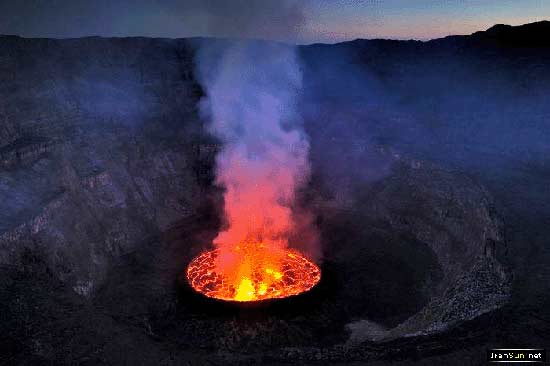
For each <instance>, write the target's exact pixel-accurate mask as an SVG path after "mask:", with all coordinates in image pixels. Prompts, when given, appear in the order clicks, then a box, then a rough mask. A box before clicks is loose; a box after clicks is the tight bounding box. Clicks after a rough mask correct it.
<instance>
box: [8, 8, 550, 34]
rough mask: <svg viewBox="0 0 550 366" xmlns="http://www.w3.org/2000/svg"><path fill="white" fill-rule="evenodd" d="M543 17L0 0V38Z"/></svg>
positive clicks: (464, 27) (437, 25)
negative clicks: (6, 36) (4, 35)
mask: <svg viewBox="0 0 550 366" xmlns="http://www.w3.org/2000/svg"><path fill="white" fill-rule="evenodd" d="M540 20H550V0H439V1H436V0H364V1H359V0H324V1H320V0H118V1H113V0H95V1H92V0H88V1H85V0H0V34H17V35H20V36H24V37H54V38H73V37H83V36H92V35H98V36H117V37H126V36H148V37H168V38H182V37H195V36H209V37H224V38H259V39H271V40H278V41H284V42H290V43H300V44H303V43H314V42H324V43H334V42H340V41H345V40H350V39H356V38H393V39H420V40H428V39H433V38H440V37H444V36H447V35H451V34H471V33H473V32H475V31H478V30H485V29H487V28H489V27H491V26H492V25H494V24H499V23H500V24H511V25H520V24H525V23H530V22H535V21H540Z"/></svg>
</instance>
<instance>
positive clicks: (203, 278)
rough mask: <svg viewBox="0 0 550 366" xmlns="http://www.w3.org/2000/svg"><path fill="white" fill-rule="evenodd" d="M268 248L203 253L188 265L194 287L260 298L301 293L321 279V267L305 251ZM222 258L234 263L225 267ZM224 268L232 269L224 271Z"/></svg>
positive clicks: (223, 295)
mask: <svg viewBox="0 0 550 366" xmlns="http://www.w3.org/2000/svg"><path fill="white" fill-rule="evenodd" d="M264 249H265V247H264V246H263V245H262V244H259V245H251V244H241V245H238V246H236V247H235V248H234V250H233V251H232V254H231V255H229V256H227V257H226V258H220V256H219V253H220V252H219V251H218V250H211V251H207V252H203V253H202V254H200V255H199V256H198V257H196V258H195V259H193V260H192V261H191V263H190V264H189V266H188V267H187V280H188V281H189V283H190V284H191V286H192V287H193V289H195V290H196V291H197V292H200V293H201V294H203V295H205V296H208V297H212V298H216V299H220V300H226V301H257V300H265V299H274V298H283V297H288V296H293V295H298V294H300V293H302V292H305V291H308V290H310V289H311V288H312V287H313V286H315V285H316V284H317V282H319V280H320V279H321V271H320V269H319V267H317V265H315V264H314V263H313V262H312V261H310V260H309V259H307V258H306V257H305V256H303V255H302V254H301V253H299V252H297V251H294V250H290V249H282V250H279V251H277V252H273V251H267V250H264ZM222 261H227V262H233V263H230V265H229V266H225V267H224V266H223V264H222V265H220V262H222ZM220 268H231V271H229V272H228V271H225V273H220ZM216 269H218V270H216Z"/></svg>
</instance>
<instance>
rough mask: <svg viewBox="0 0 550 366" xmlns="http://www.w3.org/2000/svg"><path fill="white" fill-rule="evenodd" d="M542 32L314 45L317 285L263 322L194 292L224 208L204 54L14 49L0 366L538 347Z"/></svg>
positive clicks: (95, 44) (543, 334) (3, 117)
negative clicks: (188, 280) (197, 263)
mask: <svg viewBox="0 0 550 366" xmlns="http://www.w3.org/2000/svg"><path fill="white" fill-rule="evenodd" d="M547 28H548V24H547V23H545V22H543V23H538V24H534V25H528V26H525V27H520V28H516V27H512V28H510V27H506V26H497V27H495V28H492V29H490V30H488V31H486V32H482V33H477V34H474V35H472V36H460V37H448V38H445V39H441V40H434V41H430V42H417V41H407V42H399V41H387V40H373V41H367V40H357V41H353V42H347V43H344V44H339V45H332V46H329V45H312V46H307V47H306V46H304V47H301V48H300V53H301V55H302V56H303V61H304V93H303V94H304V100H305V101H304V103H303V104H301V106H303V114H304V120H305V124H306V126H305V127H306V130H307V132H308V134H309V135H310V140H311V141H310V143H311V161H312V168H313V179H312V182H311V184H310V186H308V187H307V189H306V191H307V192H305V193H304V198H303V201H304V202H303V203H304V205H308V207H309V208H311V209H312V211H313V212H314V214H315V216H316V219H317V221H316V222H317V224H318V226H319V229H320V232H321V241H322V244H323V248H322V249H323V263H322V268H323V279H322V281H321V283H320V284H319V286H317V287H316V288H314V289H313V290H312V291H311V292H310V293H307V294H304V295H303V296H300V297H297V298H294V299H288V301H287V302H284V301H283V302H280V303H269V304H263V305H262V306H258V307H252V308H239V307H237V308H235V307H228V306H227V305H226V304H220V303H218V302H214V303H212V302H208V301H207V300H205V299H203V298H201V297H200V296H198V295H196V294H194V293H193V292H191V291H190V290H189V288H188V286H187V287H186V284H185V281H182V280H181V274H182V270H183V268H185V265H186V264H187V263H188V261H189V260H190V259H191V258H192V257H193V256H194V255H196V254H197V253H198V252H199V251H201V250H203V249H204V248H205V247H207V246H208V245H210V244H211V240H212V238H213V236H214V235H215V233H216V230H217V228H218V227H219V222H220V217H219V209H220V207H221V204H220V192H219V190H218V189H216V188H214V187H213V186H212V181H213V179H212V178H213V177H212V168H213V158H214V155H215V153H216V152H217V151H218V150H219V148H220V145H218V144H217V142H216V141H213V139H212V138H211V137H209V136H208V135H207V134H206V132H205V129H204V127H203V125H202V123H203V122H202V121H201V120H200V118H199V116H198V113H197V101H198V100H199V98H200V97H201V95H202V91H201V88H200V87H199V86H198V85H197V83H196V81H195V79H194V76H193V62H194V61H193V53H194V51H193V47H192V46H191V45H192V44H193V41H190V40H167V39H146V38H120V39H102V38H97V37H90V38H84V39H72V40H49V39H41V40H36V39H23V38H19V37H15V36H5V37H0V96H1V98H0V200H1V201H2V205H3V206H2V210H1V211H0V325H1V329H0V330H1V331H0V363H4V362H5V363H7V364H18V363H19V364H44V363H55V364H64V363H65V364H115V365H116V364H139V363H142V364H161V365H180V364H185V362H187V363H189V364H204V363H205V362H207V361H208V362H210V363H211V364H220V365H221V364H231V363H241V364H249V363H252V362H256V363H259V364H260V363H262V364H269V363H272V364H280V363H285V362H287V363H288V362H294V363H296V362H303V363H308V362H311V363H318V364H323V363H324V364H326V363H338V362H340V363H342V364H347V363H348V362H350V361H357V362H359V363H362V362H365V361H369V362H370V361H372V362H373V364H385V360H386V361H387V362H388V363H392V364H393V361H395V360H398V361H399V360H401V361H402V362H401V361H399V363H397V364H403V365H408V364H411V363H409V362H408V359H409V358H411V357H412V358H415V357H416V358H424V357H429V358H428V359H427V360H429V362H431V363H425V364H443V363H445V364H449V365H452V364H457V365H458V364H460V365H462V364H464V363H463V362H462V357H466V354H467V353H468V350H472V351H471V352H470V353H469V355H468V357H469V360H471V363H472V364H477V363H476V362H477V360H479V358H476V357H474V356H472V354H473V353H475V354H476V355H478V354H482V356H481V357H482V358H483V362H484V350H485V348H486V347H485V346H487V347H489V346H502V344H501V343H502V340H505V341H509V342H510V344H530V345H533V344H535V343H537V342H538V343H539V344H543V341H545V340H547V339H548V334H549V333H548V319H549V318H548V312H547V310H545V309H549V308H550V307H549V306H548V296H547V294H548V286H547V285H546V283H550V281H545V280H546V279H548V278H550V277H549V274H548V258H549V255H550V254H549V253H550V252H549V251H548V248H547V247H548V246H547V245H546V244H547V237H548V233H547V232H546V231H544V229H541V228H547V227H548V222H547V221H548V220H547V218H548V217H549V216H548V209H549V207H548V202H550V200H549V199H548V177H550V174H549V173H548V166H550V164H548V158H547V157H548V153H549V152H550V148H549V145H548V143H547V142H548V138H549V136H550V134H549V130H548V124H547V121H548V116H550V109H548V103H546V99H547V95H548V85H550V84H549V81H550V79H549V77H548V76H549V75H550V72H549V70H550V69H549V63H548V62H547V61H548V56H549V55H550V50H549V48H548V47H547V45H548V43H547V39H546V38H545V37H544V36H540V35H542V34H546V33H547V32H546V30H547ZM537 34H538V35H539V36H534V35H537ZM350 60H351V61H350ZM327 65H328V67H326V68H325V66H327ZM334 70H337V72H336V73H335V72H334ZM346 70H347V71H349V70H351V71H352V72H350V74H351V76H352V77H351V78H344V77H342V80H340V75H341V73H342V74H344V73H345V71H346ZM357 70H367V72H366V74H367V75H366V76H365V75H363V74H361V73H355V71H357ZM320 75H323V76H324V78H322V77H320ZM356 75H360V76H361V77H357V80H355V77H356ZM350 81H355V83H353V82H350ZM363 82H366V83H367V84H366V85H368V88H366V89H365V88H363V87H360V86H361V85H362V83H363ZM342 84H343V85H342ZM312 95H313V96H314V98H312V99H314V100H315V101H316V102H318V103H313V104H312V103H311V101H310V100H308V97H311V96H312ZM518 131H519V132H518ZM374 146H383V148H381V149H379V150H380V151H378V150H377V149H375V148H373V147H374ZM375 150H376V151H375ZM397 152H398V153H397ZM398 155H399V156H398ZM403 156H405V158H403ZM465 172H467V173H465ZM474 177H475V178H474ZM479 178H482V179H479ZM481 181H483V184H481V183H480V182H481ZM488 186H489V187H491V190H489V189H487V188H486V187H488ZM494 196H497V197H498V199H500V200H503V201H505V202H506V204H505V205H500V206H499V203H498V200H497V199H494V198H493V197H494ZM497 207H498V209H497ZM503 207H504V209H502V208H503ZM503 215H506V218H507V219H509V221H508V222H506V225H504V221H503V219H502V216H503ZM546 230H547V229H546ZM509 238H511V241H510V242H509ZM510 252H513V255H509V253H510ZM510 261H512V262H513V263H514V270H517V271H518V272H519V273H521V276H520V279H519V280H518V281H519V282H516V286H515V287H514V291H515V295H514V296H516V298H515V299H514V297H513V296H512V298H511V297H510V287H511V284H510V282H511V279H512V277H511V272H510V266H509V265H508V264H509V263H508V262H510ZM514 273H515V272H514ZM524 298H525V299H526V300H525V301H523V299H524ZM510 299H512V300H511V301H515V303H513V306H510V307H506V306H504V307H503V305H504V304H505V303H506V302H507V301H509V300H510ZM518 304H519V305H518ZM510 309H513V311H512V310H510ZM514 311H517V312H514ZM473 319H475V321H471V320H473ZM522 334H526V335H525V336H523V335H522ZM534 341H537V342H534ZM480 342H481V343H480ZM533 342H534V343H533ZM478 343H479V344H481V345H483V347H482V346H480V345H477V344H478ZM467 347H470V348H467ZM444 353H448V355H443V356H441V357H439V356H440V355H441V354H444ZM410 355H413V356H410ZM449 355H457V357H459V358H460V360H459V361H460V362H459V363H457V360H456V359H455V360H453V357H452V356H449ZM432 361H433V362H432ZM376 362H378V363H376ZM411 362H413V361H411ZM427 362H428V361H427Z"/></svg>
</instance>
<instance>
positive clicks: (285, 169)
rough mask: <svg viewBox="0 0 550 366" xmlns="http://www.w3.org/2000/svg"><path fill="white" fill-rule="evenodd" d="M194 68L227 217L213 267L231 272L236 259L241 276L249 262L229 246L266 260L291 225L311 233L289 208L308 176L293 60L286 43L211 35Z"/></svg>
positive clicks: (278, 247)
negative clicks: (215, 146)
mask: <svg viewBox="0 0 550 366" xmlns="http://www.w3.org/2000/svg"><path fill="white" fill-rule="evenodd" d="M198 69H199V74H200V79H201V83H202V85H203V87H204V89H205V91H206V94H207V97H206V98H205V99H203V100H202V104H201V111H202V112H203V113H204V116H205V118H206V119H207V120H208V121H209V131H210V132H211V133H212V134H213V135H215V136H216V137H217V138H219V139H220V140H221V141H222V142H223V144H224V146H223V149H222V151H221V152H220V154H219V155H218V156H217V161H216V179H217V184H218V185H220V186H222V187H224V188H225V215H226V220H227V226H226V228H225V229H224V230H222V231H221V232H220V233H219V235H218V236H217V238H216V239H215V240H214V243H215V245H216V246H217V248H218V249H219V256H218V259H219V260H218V262H219V263H218V267H219V268H218V269H219V270H220V271H222V272H224V273H234V272H235V267H236V266H240V271H241V273H239V274H238V276H241V277H243V276H247V275H249V274H248V273H242V271H245V272H246V271H252V269H250V268H248V269H247V268H246V266H244V267H243V266H242V262H243V261H245V258H239V255H237V254H235V251H234V248H235V247H236V246H249V248H247V252H249V253H250V252H254V253H255V256H256V257H257V258H260V260H263V259H262V258H264V257H266V256H267V257H270V258H272V259H273V253H278V252H280V250H281V249H284V248H286V247H287V246H288V239H289V237H290V236H291V235H292V233H293V232H295V230H296V228H297V225H299V226H300V230H301V231H302V230H303V231H305V232H309V233H311V232H312V230H311V226H310V225H309V224H308V223H309V221H308V220H307V218H306V219H304V218H303V214H302V213H301V214H300V217H299V218H297V217H296V215H297V214H296V211H293V206H294V205H295V195H296V191H297V188H299V187H300V186H301V185H302V184H304V183H305V182H306V181H307V179H308V177H309V162H308V151H309V144H308V141H307V139H306V137H305V134H304V132H303V130H302V126H301V121H300V117H299V115H298V114H297V108H296V107H297V106H296V101H297V99H298V96H299V93H300V89H301V86H302V74H301V70H300V63H299V60H298V57H297V53H296V52H295V48H294V47H291V46H288V45H282V44H276V43H267V42H255V41H248V42H245V41H243V42H214V43H209V46H205V47H203V48H202V49H201V51H200V52H199V56H198ZM306 217H307V216H306ZM304 222H305V223H306V224H305V225H304ZM304 226H306V227H307V226H309V227H308V228H305V227H304ZM304 229H305V230H304ZM303 237H309V238H310V239H309V240H313V239H312V238H315V235H304V236H303ZM303 244H304V245H306V246H307V245H308V244H310V243H303ZM264 264H265V263H264Z"/></svg>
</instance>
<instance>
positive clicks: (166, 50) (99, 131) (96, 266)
mask: <svg viewBox="0 0 550 366" xmlns="http://www.w3.org/2000/svg"><path fill="white" fill-rule="evenodd" d="M0 55H1V57H0V59H1V62H0V63H1V65H2V67H1V68H0V79H1V80H2V82H1V88H2V90H1V91H0V93H1V95H2V101H1V102H0V116H1V117H0V119H1V120H2V121H3V123H2V125H1V127H0V136H1V138H0V167H1V168H0V169H1V170H0V197H1V199H2V202H3V210H2V213H1V214H0V215H1V218H2V220H0V248H1V250H0V258H1V259H2V262H3V263H13V262H14V261H17V255H18V253H19V252H20V251H21V250H22V249H23V248H29V249H31V250H34V249H37V248H42V249H43V250H44V253H45V255H46V256H47V257H48V263H50V265H51V266H52V269H53V271H54V272H55V273H56V274H57V275H58V276H59V278H60V279H61V280H62V281H63V282H64V283H67V284H69V285H71V286H73V288H74V289H75V291H77V292H78V293H80V294H83V295H89V294H91V293H93V291H94V289H95V288H96V286H98V285H99V284H100V283H101V281H102V279H103V278H104V276H105V273H106V271H107V269H108V263H109V261H110V260H111V259H113V258H116V257H120V256H121V255H124V254H126V253H130V252H132V251H134V250H136V248H138V247H139V245H141V243H143V240H144V238H146V237H148V236H150V235H152V234H154V233H157V232H160V231H163V230H165V229H166V228H167V227H168V226H169V225H170V224H171V223H173V222H174V221H176V220H179V219H182V218H185V217H188V216H189V215H192V214H193V213H194V212H195V210H196V209H197V207H199V206H200V205H201V204H203V203H202V201H201V199H202V196H201V194H200V192H201V188H200V184H201V179H203V180H204V179H208V176H205V175H204V174H208V171H207V170H205V171H204V172H203V173H200V172H199V170H200V169H202V168H201V164H202V163H201V161H200V157H199V154H200V151H199V149H200V144H201V143H202V142H204V141H206V139H207V138H206V137H205V136H204V135H203V134H202V129H201V124H200V122H199V121H198V119H197V118H196V113H195V103H196V101H197V97H198V94H196V93H197V90H198V89H197V87H196V85H195V84H194V81H193V78H192V70H193V66H192V59H191V54H190V51H189V47H188V46H187V44H186V43H185V42H183V41H182V42H171V43H170V44H169V45H167V44H166V42H163V41H152V40H146V39H133V40H125V39H118V40H101V39H95V38H88V39H82V40H73V41H71V40H69V41H54V40H24V39H18V38H14V37H4V38H1V39H0ZM201 174H202V175H201Z"/></svg>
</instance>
